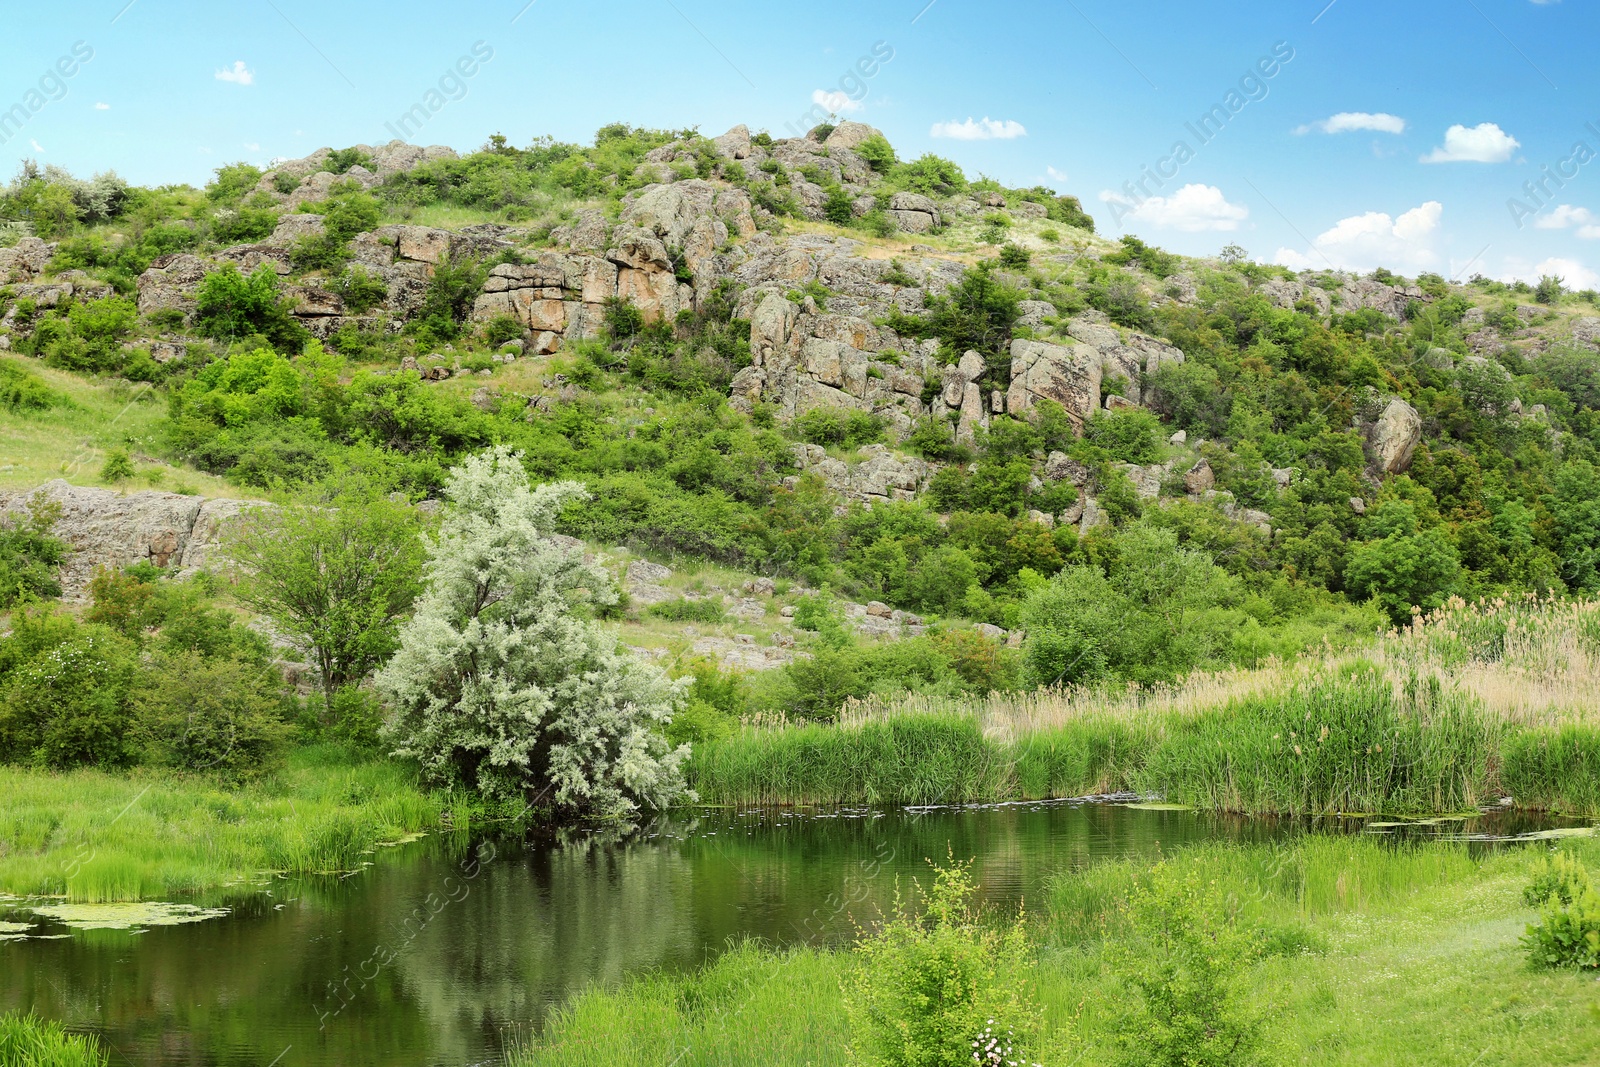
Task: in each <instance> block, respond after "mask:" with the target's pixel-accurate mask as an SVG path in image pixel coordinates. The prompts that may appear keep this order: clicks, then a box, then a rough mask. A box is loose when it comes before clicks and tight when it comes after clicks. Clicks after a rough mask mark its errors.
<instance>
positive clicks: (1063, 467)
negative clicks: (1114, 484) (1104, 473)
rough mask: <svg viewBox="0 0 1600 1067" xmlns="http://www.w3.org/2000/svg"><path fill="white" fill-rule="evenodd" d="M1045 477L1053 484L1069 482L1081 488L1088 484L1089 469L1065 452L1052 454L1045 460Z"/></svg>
mask: <svg viewBox="0 0 1600 1067" xmlns="http://www.w3.org/2000/svg"><path fill="white" fill-rule="evenodd" d="M1044 473H1045V477H1047V478H1049V479H1050V480H1051V481H1055V482H1071V483H1072V484H1073V485H1076V486H1078V487H1079V488H1082V487H1083V486H1085V485H1088V484H1089V468H1088V467H1086V466H1084V465H1083V464H1082V463H1079V462H1078V461H1077V460H1075V459H1073V458H1072V457H1071V456H1068V455H1067V454H1066V453H1065V452H1052V453H1050V455H1049V456H1048V457H1047V458H1046V459H1045V463H1044Z"/></svg>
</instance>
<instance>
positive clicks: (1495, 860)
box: [514, 838, 1600, 1067]
mask: <svg viewBox="0 0 1600 1067" xmlns="http://www.w3.org/2000/svg"><path fill="white" fill-rule="evenodd" d="M1569 847H1575V848H1576V850H1577V852H1578V853H1579V855H1580V856H1581V857H1582V858H1584V859H1585V860H1586V861H1587V862H1588V863H1589V864H1591V865H1593V864H1595V863H1596V862H1600V847H1596V844H1595V843H1594V842H1592V841H1584V842H1580V843H1578V844H1577V845H1576V846H1569ZM1542 853H1543V850H1542V849H1541V850H1536V849H1528V850H1512V851H1506V852H1503V853H1498V854H1495V855H1492V856H1490V857H1488V858H1487V859H1474V858H1472V857H1471V856H1469V855H1468V853H1467V852H1466V850H1465V849H1464V848H1463V847H1461V846H1452V845H1441V844H1432V845H1427V846H1423V847H1417V848H1410V849H1405V848H1394V847H1390V846H1387V845H1385V844H1383V843H1379V842H1374V841H1371V840H1363V839H1349V838H1308V839H1304V840H1303V841H1301V842H1300V843H1298V844H1296V845H1293V846H1286V847H1276V848H1274V847H1264V846H1258V847H1248V848H1232V847H1227V846H1204V847H1200V848H1196V849H1192V850H1187V851H1184V852H1180V853H1178V854H1176V855H1175V856H1174V857H1173V858H1172V859H1171V860H1170V862H1169V866H1170V867H1171V868H1174V869H1175V872H1176V873H1183V872H1186V871H1198V872H1201V873H1202V874H1203V875H1204V877H1205V878H1206V879H1207V880H1210V881H1215V882H1216V883H1217V886H1218V888H1219V890H1220V891H1221V893H1222V894H1223V899H1225V900H1226V901H1228V902H1229V905H1230V907H1231V908H1233V909H1234V910H1235V912H1236V914H1237V916H1238V921H1239V923H1240V924H1242V925H1244V926H1247V927H1249V928H1251V929H1254V930H1256V931H1258V932H1259V933H1260V934H1261V935H1262V936H1263V937H1264V939H1265V941H1266V943H1267V945H1268V951H1267V953H1266V956H1265V958H1264V959H1262V960H1260V961H1259V962H1258V963H1256V964H1254V965H1253V966H1252V967H1251V969H1250V972H1249V975H1248V977H1247V982H1248V986H1249V990H1250V992H1251V996H1252V999H1254V1000H1255V1001H1257V1002H1258V1003H1259V1004H1261V1005H1270V1007H1271V1011H1272V1014H1271V1021H1270V1023H1269V1041H1270V1044H1271V1046H1272V1047H1273V1051H1274V1053H1275V1060H1276V1062H1282V1063H1306V1064H1323V1063H1338V1064H1352V1065H1377V1064H1402V1063H1404V1064H1438V1065H1441V1067H1442V1065H1446V1064H1451V1065H1459V1064H1468V1063H1476V1064H1480V1065H1487V1064H1494V1065H1501V1067H1517V1065H1528V1067H1533V1065H1559V1064H1582V1063H1593V1062H1595V1061H1596V1058H1597V1057H1600V1030H1597V1029H1596V1027H1595V1026H1594V1024H1593V1021H1592V1016H1591V1013H1590V1004H1591V1003H1592V999H1593V994H1592V990H1593V984H1594V983H1593V981H1592V976H1590V977H1587V978H1586V977H1584V976H1582V975H1580V974H1578V973H1576V972H1572V971H1545V970H1532V969H1530V968H1529V966H1528V964H1527V963H1526V953H1525V952H1524V950H1523V949H1522V947H1521V946H1520V945H1519V943H1518V938H1519V937H1520V935H1521V934H1522V932H1523V927H1524V925H1525V924H1526V923H1527V922H1528V921H1530V920H1531V919H1532V918H1533V912H1532V911H1531V910H1530V909H1528V908H1526V907H1525V906H1524V904H1523V903H1522V889H1523V886H1524V885H1525V884H1526V883H1527V881H1528V879H1529V877H1530V872H1531V871H1532V869H1533V867H1534V865H1535V863H1536V861H1537V859H1538V856H1539V855H1541V854H1542ZM1147 876H1148V872H1147V870H1146V869H1145V868H1142V867H1140V866H1138V865H1136V864H1134V863H1132V862H1115V863H1108V864H1104V865H1101V866H1096V867H1091V868H1089V869H1087V870H1085V871H1082V872H1076V873H1063V874H1061V875H1060V876H1058V878H1057V879H1056V880H1055V882H1054V884H1053V885H1052V887H1051V891H1050V895H1049V899H1048V902H1047V907H1046V908H1045V909H1044V910H1043V911H1042V912H1040V911H1038V910H1037V909H1035V914H1036V918H1035V919H1034V920H1033V926H1032V929H1033V932H1034V938H1035V943H1036V955H1037V960H1038V967H1037V993H1038V999H1039V1002H1040V1004H1041V1006H1042V1007H1043V1009H1044V1015H1045V1029H1046V1033H1047V1042H1048V1049H1047V1051H1045V1054H1044V1055H1043V1056H1035V1057H1034V1058H1037V1059H1040V1061H1041V1062H1043V1063H1044V1064H1045V1065H1046V1067H1057V1065H1062V1064H1068V1063H1076V1064H1079V1065H1081V1067H1094V1065H1098V1064H1110V1063H1114V1062H1117V1055H1116V1053H1117V1049H1116V1045H1115V1041H1114V1036H1113V1026H1114V1023H1115V1020H1116V1018H1117V1013H1118V1012H1119V1011H1120V1010H1122V1007H1123V1005H1124V1004H1125V1002H1126V998H1127V996H1128V994H1127V991H1126V990H1125V989H1123V988H1122V986H1121V985H1120V982H1119V979H1118V977H1117V972H1116V969H1115V966H1114V965H1113V960H1114V959H1115V957H1116V944H1117V943H1118V942H1119V941H1123V942H1125V939H1126V931H1124V930H1123V929H1122V928H1121V927H1120V926H1119V921H1120V916H1121V914H1122V912H1121V911H1120V904H1121V903H1122V901H1123V900H1124V899H1126V897H1127V895H1128V893H1129V892H1130V890H1131V889H1132V887H1133V886H1134V885H1135V884H1136V883H1137V882H1139V881H1140V880H1141V879H1144V878H1146V877H1147ZM852 965H853V961H852V958H851V956H850V955H849V954H848V953H831V952H820V951H814V950H809V949H799V950H791V951H786V952H776V951H771V950H768V949H764V948H762V947H760V946H757V945H743V946H739V947H736V948H734V949H733V950H732V951H730V952H728V953H727V954H726V955H724V956H723V957H722V958H721V959H719V960H718V961H717V962H716V963H714V964H712V965H710V966H708V967H707V968H705V969H704V970H702V971H700V972H698V973H695V974H692V975H687V976H653V977H650V978H645V979H641V980H637V981H634V982H630V983H628V984H626V985H624V986H623V987H622V988H620V989H615V990H601V989H597V990H594V991H592V992H590V993H587V994H585V995H583V996H580V997H578V998H576V999H575V1000H574V1001H573V1002H572V1003H571V1004H570V1005H568V1006H567V1007H566V1009H565V1010H564V1011H563V1012H562V1013H561V1014H560V1015H559V1016H558V1017H557V1019H556V1020H555V1021H554V1022H553V1023H552V1025H551V1026H550V1027H549V1028H548V1029H547V1031H546V1033H545V1035H544V1037H543V1038H542V1040H541V1041H540V1042H538V1043H537V1044H535V1045H534V1046H532V1047H529V1048H525V1049H523V1050H521V1051H520V1052H519V1053H518V1055H517V1056H516V1058H515V1060H514V1062H515V1063H517V1064H519V1065H520V1067H543V1065H545V1064H557V1063H559V1064H562V1065H563V1067H582V1065H586V1064H596V1065H599V1064H606V1065H608V1067H612V1065H615V1067H626V1065H630V1064H641V1065H642V1064H659V1063H667V1062H672V1063H677V1064H680V1065H682V1067H694V1065H699V1064H724V1063H751V1062H760V1063H763V1064H772V1065H776V1067H783V1065H788V1064H795V1065H799V1064H811V1065H818V1067H821V1065H832V1064H839V1065H843V1064H845V1063H848V1062H850V1060H849V1058H848V1055H847V1052H846V1049H847V1046H848V1043H849V1040H850V1037H851V1034H850V1031H849V1028H848V1025H847V1022H846V1017H845V1013H844V1009H843V1006H842V1003H841V994H840V987H841V981H842V980H843V979H844V977H845V976H846V974H847V973H848V970H849V968H850V967H851V966H852Z"/></svg>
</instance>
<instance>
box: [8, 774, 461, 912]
mask: <svg viewBox="0 0 1600 1067" xmlns="http://www.w3.org/2000/svg"><path fill="white" fill-rule="evenodd" d="M0 796H4V797H5V798H6V800H5V803H4V804H3V805H0V842H4V850H3V852H0V892H7V893H13V894H19V895H24V894H43V893H55V894H62V893H64V894H66V895H67V897H68V898H70V899H72V900H77V901H85V902H103V901H112V900H138V899H148V898H157V897H170V896H172V895H174V894H178V893H188V892H195V891H197V890H202V889H210V888H215V887H218V886H226V885H232V884H237V883H240V882H243V881H246V880H249V879H252V878H256V877H259V876H260V875H261V874H263V873H265V872H272V871H287V872H314V871H338V870H348V869H350V868H352V867H355V866H358V865H359V864H360V863H361V862H362V861H363V860H364V859H366V858H368V857H367V856H366V855H365V853H366V852H368V851H369V850H371V849H373V848H374V847H376V846H377V845H378V844H379V843H381V842H385V841H393V840H396V839H399V838H402V837H404V836H406V835H408V834H414V833H419V832H424V831H428V830H432V829H435V828H437V827H439V826H440V825H441V824H442V822H443V821H444V818H445V813H446V804H447V801H446V799H445V798H443V797H440V796H433V795H427V794H424V793H422V792H420V791H419V790H418V789H417V787H416V785H415V778H414V775H412V774H411V773H410V771H409V770H408V769H406V768H404V767H402V766H400V765H397V764H394V763H390V762H387V761H381V760H379V761H366V760H361V759H358V758H355V757H352V756H351V755H350V754H349V753H347V752H346V751H344V750H343V749H339V748H333V747H321V746H318V747H309V748H302V749H297V750H294V751H292V752H291V753H290V755H289V759H288V762H287V765H286V766H285V767H284V768H283V769H282V770H280V771H279V772H277V773H276V774H274V775H273V776H272V777H270V778H268V779H265V780H263V781H261V782H259V783H256V784H252V785H248V786H245V787H242V788H239V789H227V788H224V787H222V786H220V785H218V784H217V783H216V782H215V781H213V780H211V779H208V778H204V777H200V776H184V775H176V774H171V773H162V772H149V773H145V772H140V771H135V772H129V773H116V772H104V771H93V770H82V771H72V772H65V773H47V772H41V771H34V770H28V769H23V768H18V767H0ZM452 821H454V822H455V823H456V824H458V825H459V824H460V823H461V822H462V818H461V817H460V816H459V815H457V816H456V818H454V819H453V820H452Z"/></svg>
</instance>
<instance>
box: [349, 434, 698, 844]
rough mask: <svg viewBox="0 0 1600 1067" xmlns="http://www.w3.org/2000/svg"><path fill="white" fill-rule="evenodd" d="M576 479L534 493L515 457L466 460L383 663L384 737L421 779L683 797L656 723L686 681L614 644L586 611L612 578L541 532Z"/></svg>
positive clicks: (582, 798)
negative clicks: (408, 612)
mask: <svg viewBox="0 0 1600 1067" xmlns="http://www.w3.org/2000/svg"><path fill="white" fill-rule="evenodd" d="M585 495H586V494H585V493H584V491H583V489H582V488H581V487H580V486H578V485H577V484H576V483H573V482H558V483H553V484H546V485H542V486H540V487H538V488H537V489H530V488H529V486H528V476H527V474H526V472H525V471H524V470H523V469H522V457H521V455H520V454H518V453H515V452H512V451H510V450H509V449H505V448H500V449H496V450H494V451H491V452H487V453H482V454H479V455H476V456H473V457H471V458H469V459H468V460H466V462H465V463H463V464H462V465H461V466H460V467H458V468H457V469H456V470H455V471H454V472H453V473H452V474H451V476H450V481H449V483H448V484H447V486H446V488H445V496H446V497H447V499H448V500H449V504H448V506H447V508H446V511H445V516H444V520H443V524H442V526H441V527H440V531H439V535H438V537H437V538H435V539H433V540H431V541H430V542H429V544H428V564H427V588H426V591H425V592H424V593H423V595H422V597H421V599H420V600H419V601H418V604H417V613H416V615H415V616H414V617H413V618H412V619H411V620H410V621H409V622H408V623H406V625H405V626H404V628H403V629H402V631H401V635H400V651H399V652H398V653H397V654H396V655H395V657H394V659H392V660H391V661H390V662H389V664H388V666H386V667H385V668H384V669H383V670H382V671H380V672H379V674H378V688H379V691H380V692H382V693H383V694H384V696H385V698H386V699H387V700H388V701H389V703H390V706H391V707H392V709H393V712H392V717H391V718H390V720H389V721H388V722H387V723H386V724H385V727H384V736H385V738H386V739H387V740H388V741H389V742H390V743H391V744H393V745H394V746H395V754H396V755H399V756H404V757H409V758H414V759H416V760H418V761H419V762H420V763H421V765H422V771H423V775H424V777H425V778H426V779H427V780H428V781H430V782H433V783H436V784H441V785H453V786H462V787H466V788H469V789H475V790H477V791H479V792H481V793H482V794H483V795H485V796H486V797H489V798H490V799H494V800H501V801H514V800H526V801H527V802H529V803H537V804H544V805H547V806H549V807H552V808H556V809H559V810H567V811H572V810H582V811H590V812H596V813H599V814H603V815H620V814H626V813H629V812H632V811H636V810H638V809H639V808H652V809H655V808H662V807H665V806H667V805H669V804H671V803H673V802H674V801H676V800H678V799H679V798H681V797H683V796H684V795H686V793H687V787H686V786H685V784H684V780H683V762H684V760H685V759H687V758H688V754H689V751H688V748H687V746H681V747H679V748H678V749H676V750H672V751H669V750H668V745H667V741H666V739H665V738H664V737H663V735H662V732H663V730H664V729H665V728H666V727H667V726H668V725H669V724H670V723H671V721H672V716H673V712H674V710H675V709H676V707H677V706H678V705H679V704H680V703H681V701H682V691H683V688H684V686H683V685H680V684H675V683H673V682H671V681H669V680H668V679H667V677H666V675H665V674H663V673H662V672H661V671H660V670H659V669H658V668H656V667H655V666H653V665H650V664H645V663H641V662H639V661H637V660H635V659H633V658H632V657H630V656H628V655H626V654H625V653H623V652H621V651H620V650H619V647H618V642H617V638H616V635H615V634H614V633H612V632H611V631H610V630H607V629H604V628H602V627H601V626H600V625H599V624H597V623H596V622H595V621H594V620H593V619H592V618H590V617H588V615H587V612H588V611H590V610H591V609H593V608H595V607H603V606H605V605H608V604H613V603H615V602H616V598H617V596H616V591H615V589H614V587H613V583H612V580H611V578H610V576H609V575H608V574H607V573H606V572H605V571H603V570H601V569H599V568H597V567H595V566H593V565H591V564H588V563H585V562H584V561H583V557H582V555H581V554H579V553H577V552H575V551H572V550H571V549H568V548H564V547H562V546H560V545H557V544H555V543H554V542H552V541H551V540H550V539H549V537H548V534H549V532H550V530H551V528H552V527H553V526H554V524H555V519H556V515H557V514H558V512H559V511H560V510H561V508H562V506H563V505H565V504H566V503H568V502H569V501H573V500H576V499H579V498H581V497H583V496H585Z"/></svg>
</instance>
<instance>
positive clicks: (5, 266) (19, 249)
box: [0, 237, 56, 285]
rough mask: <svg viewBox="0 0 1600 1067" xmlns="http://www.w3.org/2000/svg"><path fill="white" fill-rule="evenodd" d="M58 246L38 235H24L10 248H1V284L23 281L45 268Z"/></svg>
mask: <svg viewBox="0 0 1600 1067" xmlns="http://www.w3.org/2000/svg"><path fill="white" fill-rule="evenodd" d="M55 250H56V246H55V245H50V244H45V243H44V242H43V241H41V240H39V238H37V237H24V238H22V239H21V240H20V241H18V242H17V243H16V244H15V245H13V246H12V247H10V248H0V285H6V284H8V283H10V282H22V281H27V280H28V279H29V278H32V277H33V276H34V275H35V274H38V273H39V272H40V271H42V270H44V268H45V266H46V264H48V263H49V262H50V257H51V256H53V255H55Z"/></svg>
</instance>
